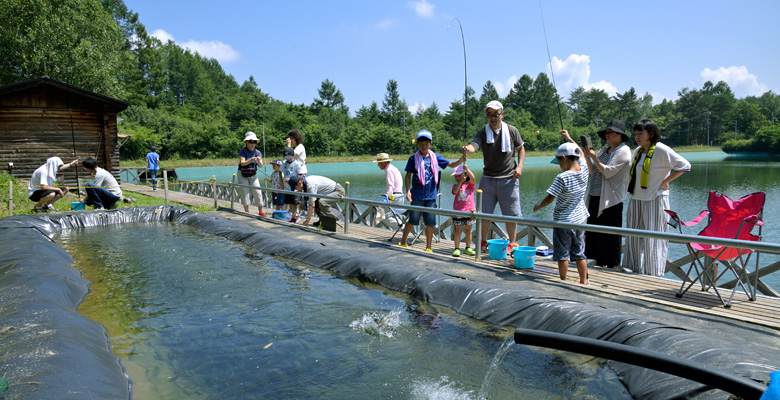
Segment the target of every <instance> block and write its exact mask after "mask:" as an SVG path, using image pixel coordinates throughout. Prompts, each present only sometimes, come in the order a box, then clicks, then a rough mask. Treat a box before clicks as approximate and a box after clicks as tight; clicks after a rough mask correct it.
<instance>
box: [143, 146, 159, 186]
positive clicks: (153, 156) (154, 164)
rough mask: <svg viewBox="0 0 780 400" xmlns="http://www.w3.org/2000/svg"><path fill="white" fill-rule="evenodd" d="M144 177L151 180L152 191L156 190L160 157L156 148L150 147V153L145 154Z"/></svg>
mask: <svg viewBox="0 0 780 400" xmlns="http://www.w3.org/2000/svg"><path fill="white" fill-rule="evenodd" d="M146 169H147V171H146V176H147V179H149V178H148V177H150V176H151V178H152V190H157V173H158V172H160V155H159V154H157V147H156V146H152V151H150V152H148V153H146Z"/></svg>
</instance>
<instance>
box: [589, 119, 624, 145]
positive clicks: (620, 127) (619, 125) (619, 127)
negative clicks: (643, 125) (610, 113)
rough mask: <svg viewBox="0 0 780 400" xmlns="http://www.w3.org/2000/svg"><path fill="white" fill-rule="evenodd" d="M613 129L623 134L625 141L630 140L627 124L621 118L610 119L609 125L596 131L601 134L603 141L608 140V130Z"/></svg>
mask: <svg viewBox="0 0 780 400" xmlns="http://www.w3.org/2000/svg"><path fill="white" fill-rule="evenodd" d="M610 129H612V130H613V131H615V132H618V133H620V134H621V135H622V138H621V139H622V140H623V142H628V135H626V124H625V123H624V122H623V121H621V120H619V119H613V120H612V121H609V123H608V124H607V127H606V128H604V129H602V130H600V131H598V132H596V133H598V134H599V137H600V138H601V140H603V141H605V142H606V141H607V131H608V130H610Z"/></svg>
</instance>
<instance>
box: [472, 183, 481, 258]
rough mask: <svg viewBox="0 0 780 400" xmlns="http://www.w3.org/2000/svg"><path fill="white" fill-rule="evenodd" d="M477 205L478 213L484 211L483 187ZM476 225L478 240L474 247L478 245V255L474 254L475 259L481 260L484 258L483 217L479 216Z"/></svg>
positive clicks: (479, 192)
mask: <svg viewBox="0 0 780 400" xmlns="http://www.w3.org/2000/svg"><path fill="white" fill-rule="evenodd" d="M476 206H477V209H476V210H475V211H476V213H477V214H478V213H480V212H482V189H478V190H477V198H476ZM474 225H475V227H474V229H475V230H476V232H474V233H475V235H474V237H475V238H476V242H477V243H476V244H475V245H474V247H476V255H475V256H474V259H475V260H476V261H479V260H480V259H481V258H482V218H480V217H479V216H477V223H476V224H474Z"/></svg>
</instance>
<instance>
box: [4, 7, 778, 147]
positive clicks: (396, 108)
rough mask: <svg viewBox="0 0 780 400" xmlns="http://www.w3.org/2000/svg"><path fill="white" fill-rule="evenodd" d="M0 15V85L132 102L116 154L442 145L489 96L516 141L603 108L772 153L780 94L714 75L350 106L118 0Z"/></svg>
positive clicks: (589, 121)
mask: <svg viewBox="0 0 780 400" xmlns="http://www.w3.org/2000/svg"><path fill="white" fill-rule="evenodd" d="M0 21H2V22H0V25H2V26H0V61H1V62H2V65H0V85H6V84H11V83H16V82H20V81H24V80H29V79H35V78H39V77H41V76H43V75H48V76H49V77H51V78H53V79H57V80H60V81H63V82H66V83H68V84H71V85H75V86H79V87H82V88H85V89H88V90H91V91H94V92H97V93H100V94H103V95H107V96H111V97H114V98H117V99H120V100H123V101H126V102H128V103H130V107H129V108H128V109H127V110H126V111H124V112H122V113H121V114H120V117H121V118H123V120H122V121H121V122H120V125H119V126H120V130H121V131H122V132H124V133H128V134H132V135H133V137H132V139H131V140H129V141H128V142H127V143H126V144H125V145H124V146H123V147H122V148H121V156H122V157H123V158H138V157H141V156H142V155H143V154H145V153H146V152H147V151H148V148H149V147H150V146H151V145H156V146H157V147H158V148H159V149H160V152H161V154H162V156H163V157H164V158H217V157H233V156H235V155H236V153H237V151H238V149H239V148H240V147H241V146H242V143H241V140H242V139H243V137H244V133H245V132H246V131H250V130H251V131H254V132H256V133H258V135H260V134H261V133H262V132H264V136H265V141H266V149H267V151H268V153H270V154H280V153H281V149H282V147H283V146H284V138H285V137H286V136H287V132H288V131H289V130H291V129H299V130H300V131H301V132H302V133H303V135H304V136H305V138H306V148H307V152H308V153H309V154H310V155H316V156H333V155H362V154H375V153H378V152H386V153H390V154H406V153H409V152H410V151H412V149H413V146H412V145H411V139H412V138H413V137H414V133H415V132H417V131H418V130H420V129H428V130H430V131H431V132H433V134H434V137H435V138H436V141H435V147H436V150H437V151H440V152H452V151H457V150H458V149H459V148H460V146H462V145H463V144H464V143H465V142H466V141H467V140H468V139H470V138H471V137H472V136H473V134H474V133H475V132H476V131H477V130H478V129H479V128H481V127H482V126H484V125H485V123H486V121H485V117H484V111H483V108H484V105H485V104H487V102H488V101H490V100H496V99H498V100H500V101H501V102H502V103H503V104H504V106H505V117H504V120H505V121H506V122H508V123H510V124H512V125H515V126H517V127H518V129H520V132H521V134H522V135H523V139H524V140H525V142H526V148H527V149H528V150H551V149H554V148H555V147H556V146H557V145H558V144H559V143H560V136H559V135H558V134H557V131H558V129H559V128H560V126H561V122H562V124H563V126H564V127H566V128H567V129H569V130H570V131H571V132H572V133H573V134H574V135H581V134H586V135H591V136H592V138H593V139H594V141H596V142H598V137H597V136H596V133H595V132H596V131H597V130H598V129H600V128H602V127H603V126H605V125H606V123H607V121H609V120H610V119H622V120H624V121H626V123H627V125H628V126H629V128H630V127H631V126H632V125H633V123H634V122H636V121H637V120H639V119H641V118H652V119H653V120H655V121H656V122H657V123H658V124H659V126H660V127H661V129H662V135H663V137H664V139H663V140H664V142H665V143H667V144H670V145H691V144H702V145H704V144H707V143H710V144H713V145H720V146H722V148H723V149H724V150H726V151H740V150H748V151H749V150H760V151H768V152H772V153H780V128H779V127H778V125H775V122H776V120H777V119H778V118H779V117H780V95H778V94H775V93H773V92H771V91H769V92H766V93H764V94H763V95H761V96H760V97H757V96H748V97H745V98H742V99H737V98H736V97H735V95H734V93H733V92H732V90H731V88H730V87H729V85H728V84H727V83H726V82H723V81H721V82H706V83H704V85H703V86H702V87H701V88H687V87H686V88H682V89H680V90H679V91H678V93H677V94H678V96H679V98H678V99H677V100H675V101H669V100H666V99H664V100H663V101H662V102H660V103H658V104H655V105H653V98H652V96H651V95H650V94H648V93H644V94H640V93H637V92H636V91H635V90H634V88H630V89H629V90H627V91H625V92H623V93H617V94H615V95H612V96H610V95H609V94H608V93H606V92H605V91H603V90H600V89H584V88H583V87H578V88H576V89H575V90H573V91H572V92H571V93H569V96H568V99H566V100H564V99H563V98H562V97H561V96H560V94H559V93H556V90H555V87H554V86H553V84H552V83H551V82H550V80H549V78H548V76H547V74H545V73H539V74H537V75H536V76H535V77H533V76H531V75H529V74H522V76H521V77H520V79H518V81H517V83H516V84H515V85H514V86H513V87H512V88H511V90H510V92H509V93H508V94H507V95H506V97H501V96H499V95H498V92H497V90H496V88H495V86H494V85H493V84H492V83H491V82H490V81H487V82H485V84H484V85H483V86H482V87H481V91H480V93H477V91H475V90H474V89H472V88H467V90H466V93H464V95H463V96H462V97H461V98H458V99H454V100H453V101H452V102H451V103H450V104H446V105H438V104H436V103H435V102H434V103H432V104H431V106H430V107H428V108H424V109H423V108H419V109H417V110H409V107H408V104H407V103H406V101H405V99H404V97H403V87H402V82H398V81H396V80H395V79H393V78H392V77H388V81H387V84H386V87H385V90H386V92H385V95H384V97H383V98H382V99H377V100H376V101H374V102H372V103H371V104H368V105H363V106H361V107H360V108H359V109H357V110H349V108H348V107H347V106H346V104H345V99H344V96H343V94H342V93H341V91H340V90H339V89H338V87H337V85H336V83H334V82H332V81H330V80H328V79H326V80H324V81H323V82H322V83H321V85H320V87H319V88H312V89H313V90H314V89H316V93H317V96H316V97H314V98H313V99H312V101H311V103H309V104H292V103H285V102H284V101H281V100H278V99H275V98H274V97H273V95H272V94H271V93H266V92H264V91H263V90H262V82H263V81H264V80H270V79H274V77H272V76H268V77H265V76H257V77H254V76H250V77H249V79H247V80H245V81H244V82H242V83H238V82H237V81H236V79H235V78H234V77H233V76H232V75H230V74H226V73H225V71H224V70H223V68H222V66H221V65H220V64H219V62H217V60H215V59H213V58H205V57H202V56H200V55H199V54H197V53H193V52H191V51H189V50H187V49H184V48H182V47H180V46H178V45H176V44H175V43H173V42H172V41H169V42H167V43H163V42H161V41H159V40H158V39H156V38H154V37H152V36H150V35H149V34H148V33H147V32H146V29H145V28H144V25H143V24H142V23H141V21H140V20H139V16H138V14H137V13H134V12H133V11H132V10H130V9H128V8H127V6H126V5H125V4H124V2H123V1H122V0H56V1H55V0H3V7H0ZM521 72H522V71H518V75H520V73H521ZM440 107H442V108H440Z"/></svg>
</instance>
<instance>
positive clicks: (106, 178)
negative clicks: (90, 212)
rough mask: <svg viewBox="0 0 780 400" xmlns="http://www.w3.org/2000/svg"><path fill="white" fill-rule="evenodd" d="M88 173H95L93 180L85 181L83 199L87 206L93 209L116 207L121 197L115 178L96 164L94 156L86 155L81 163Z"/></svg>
mask: <svg viewBox="0 0 780 400" xmlns="http://www.w3.org/2000/svg"><path fill="white" fill-rule="evenodd" d="M81 165H82V166H84V169H86V170H87V171H88V172H89V173H90V174H93V175H95V180H94V181H92V182H90V183H87V184H86V187H85V190H86V192H87V196H86V197H84V198H83V199H79V201H83V202H85V203H86V205H88V206H94V207H95V210H103V209H106V208H108V209H113V208H117V203H118V202H119V200H121V199H122V189H120V188H119V183H117V181H116V178H114V176H113V175H111V173H109V172H108V171H106V170H104V169H103V168H100V167H98V166H97V161H95V159H94V158H92V157H88V158H87V159H85V160H84V162H82V163H81Z"/></svg>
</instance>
